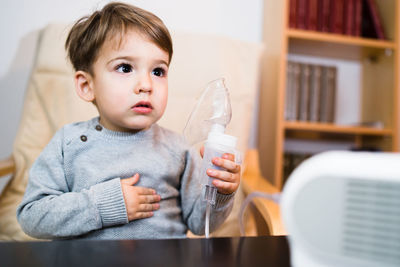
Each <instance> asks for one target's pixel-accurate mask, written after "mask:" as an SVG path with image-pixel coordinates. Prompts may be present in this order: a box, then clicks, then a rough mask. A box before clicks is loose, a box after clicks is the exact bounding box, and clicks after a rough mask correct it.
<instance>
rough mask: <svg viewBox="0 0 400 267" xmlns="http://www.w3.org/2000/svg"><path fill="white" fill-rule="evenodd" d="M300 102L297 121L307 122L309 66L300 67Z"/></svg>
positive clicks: (302, 65)
mask: <svg viewBox="0 0 400 267" xmlns="http://www.w3.org/2000/svg"><path fill="white" fill-rule="evenodd" d="M300 66H301V68H300V102H299V118H298V120H299V121H308V114H309V107H310V77H311V75H310V73H311V65H309V64H301V65H300Z"/></svg>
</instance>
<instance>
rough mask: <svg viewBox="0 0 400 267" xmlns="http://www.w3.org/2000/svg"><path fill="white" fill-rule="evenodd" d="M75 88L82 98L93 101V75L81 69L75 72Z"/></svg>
mask: <svg viewBox="0 0 400 267" xmlns="http://www.w3.org/2000/svg"><path fill="white" fill-rule="evenodd" d="M75 90H76V93H77V94H78V96H79V97H80V98H81V99H83V100H85V101H87V102H93V101H94V99H95V95H94V90H93V86H92V76H91V75H90V74H89V73H87V72H85V71H81V70H78V71H77V72H75Z"/></svg>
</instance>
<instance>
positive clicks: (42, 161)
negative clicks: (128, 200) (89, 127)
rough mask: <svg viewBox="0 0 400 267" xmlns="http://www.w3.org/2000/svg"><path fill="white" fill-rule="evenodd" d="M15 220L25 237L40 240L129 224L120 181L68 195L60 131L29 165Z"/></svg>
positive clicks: (105, 183)
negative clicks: (22, 196) (27, 176)
mask: <svg viewBox="0 0 400 267" xmlns="http://www.w3.org/2000/svg"><path fill="white" fill-rule="evenodd" d="M17 219H18V222H19V223H20V225H21V227H22V229H23V230H24V231H25V232H26V233H27V234H28V235H31V236H33V237H35V238H42V239H56V238H65V237H73V236H79V235H83V234H86V233H88V232H90V231H93V230H96V229H100V228H103V227H107V226H112V225H117V224H124V223H128V217H127V213H126V208H125V202H124V199H123V195H122V189H121V183H120V179H119V178H114V179H111V180H108V181H106V182H103V183H99V184H96V185H94V186H92V187H90V188H88V189H84V190H82V191H80V192H70V190H69V188H68V184H67V182H66V179H65V173H64V168H63V130H62V129H61V130H60V131H58V132H57V133H56V134H55V136H54V137H53V139H52V140H51V141H50V143H49V144H48V145H47V146H46V148H45V149H44V150H43V152H42V153H41V154H40V156H39V157H38V159H37V160H36V161H35V163H34V164H33V165H32V168H31V170H30V172H29V181H28V185H27V188H26V191H25V195H24V198H23V200H22V202H21V204H20V205H19V207H18V208H17Z"/></svg>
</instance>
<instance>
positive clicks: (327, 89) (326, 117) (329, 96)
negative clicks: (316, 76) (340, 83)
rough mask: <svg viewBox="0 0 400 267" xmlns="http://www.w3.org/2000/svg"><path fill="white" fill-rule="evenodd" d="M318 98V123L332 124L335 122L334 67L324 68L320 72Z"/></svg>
mask: <svg viewBox="0 0 400 267" xmlns="http://www.w3.org/2000/svg"><path fill="white" fill-rule="evenodd" d="M321 79H322V87H321V97H320V120H319V121H320V122H324V123H333V122H334V120H335V97H336V67H324V68H323V70H322V75H321Z"/></svg>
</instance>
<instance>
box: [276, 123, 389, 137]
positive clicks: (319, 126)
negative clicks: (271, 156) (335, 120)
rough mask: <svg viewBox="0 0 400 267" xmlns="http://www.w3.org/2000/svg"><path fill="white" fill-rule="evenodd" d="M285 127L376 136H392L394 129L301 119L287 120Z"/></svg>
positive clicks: (298, 129) (288, 128) (287, 128)
mask: <svg viewBox="0 0 400 267" xmlns="http://www.w3.org/2000/svg"><path fill="white" fill-rule="evenodd" d="M284 128H285V129H286V130H297V131H314V132H325V133H336V134H353V135H374V136H391V135H392V134H393V131H392V130H391V129H379V128H372V127H360V126H344V125H336V124H332V123H312V122H300V121H295V122H292V121H285V122H284Z"/></svg>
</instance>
